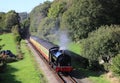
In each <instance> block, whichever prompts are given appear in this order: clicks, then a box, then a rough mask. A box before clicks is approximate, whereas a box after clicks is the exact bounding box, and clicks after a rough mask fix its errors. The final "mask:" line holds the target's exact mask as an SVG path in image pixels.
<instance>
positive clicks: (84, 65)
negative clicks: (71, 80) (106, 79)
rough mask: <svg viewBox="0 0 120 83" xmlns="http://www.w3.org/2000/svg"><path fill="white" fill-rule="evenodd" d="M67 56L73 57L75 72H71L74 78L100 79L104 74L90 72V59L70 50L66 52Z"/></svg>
mask: <svg viewBox="0 0 120 83" xmlns="http://www.w3.org/2000/svg"><path fill="white" fill-rule="evenodd" d="M65 54H67V55H70V56H71V62H72V66H73V68H74V70H73V71H72V72H71V75H72V77H75V78H78V79H82V78H87V77H90V76H94V77H99V76H100V75H101V74H103V72H100V71H91V70H88V65H89V62H88V59H86V58H84V57H82V56H80V55H78V54H76V53H74V52H72V51H69V50H66V51H65Z"/></svg>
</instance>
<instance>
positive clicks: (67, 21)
mask: <svg viewBox="0 0 120 83" xmlns="http://www.w3.org/2000/svg"><path fill="white" fill-rule="evenodd" d="M119 5H120V2H119V0H115V1H114V0H109V1H108V0H74V1H73V4H72V6H71V7H70V8H69V9H68V10H67V11H66V12H65V13H64V14H63V17H62V23H61V26H63V27H65V28H66V27H67V28H68V29H69V33H70V34H72V35H71V38H72V39H73V41H79V40H81V39H83V38H87V37H88V34H89V33H90V32H92V31H94V30H96V29H98V28H99V27H100V26H101V25H111V24H120V21H119V19H120V16H119V14H120V12H119V9H120V6H119Z"/></svg>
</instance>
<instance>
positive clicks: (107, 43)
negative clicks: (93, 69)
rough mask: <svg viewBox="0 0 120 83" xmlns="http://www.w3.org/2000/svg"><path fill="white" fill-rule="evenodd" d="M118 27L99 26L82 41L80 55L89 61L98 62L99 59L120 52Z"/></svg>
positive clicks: (119, 27) (119, 30) (119, 28)
mask: <svg viewBox="0 0 120 83" xmlns="http://www.w3.org/2000/svg"><path fill="white" fill-rule="evenodd" d="M119 37H120V26H116V25H111V26H101V27H100V28H99V29H98V30H96V31H94V32H92V33H90V34H89V36H88V38H86V39H84V40H82V45H81V46H82V51H81V54H82V55H83V56H84V57H86V58H88V59H89V60H97V61H98V60H99V58H100V57H108V58H109V57H110V58H111V57H113V56H115V55H117V54H119V50H120V38H119Z"/></svg>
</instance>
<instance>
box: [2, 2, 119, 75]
mask: <svg viewBox="0 0 120 83" xmlns="http://www.w3.org/2000/svg"><path fill="white" fill-rule="evenodd" d="M119 9H120V1H119V0H54V1H53V2H49V1H46V2H44V3H43V4H40V5H38V6H36V7H35V8H34V9H33V10H32V11H31V12H30V14H29V18H27V19H25V20H23V21H22V22H20V21H19V19H20V17H19V15H18V13H16V12H15V11H10V12H8V13H2V12H1V13H0V31H11V30H12V31H13V32H14V30H15V28H18V31H19V30H20V31H19V34H20V35H21V37H22V38H25V37H26V34H24V33H26V32H25V31H27V30H28V28H29V31H30V33H31V34H32V35H37V36H39V37H41V38H44V39H47V40H49V41H52V42H55V41H56V39H57V38H58V36H57V35H56V33H57V32H59V31H67V32H68V34H69V38H70V39H71V40H72V41H73V42H76V43H79V44H80V46H81V47H80V48H81V49H82V50H81V52H80V55H81V56H83V57H85V58H87V59H88V60H89V67H90V68H92V67H96V66H95V64H94V65H93V63H96V64H97V65H98V64H99V65H100V66H101V64H102V65H103V66H104V68H105V70H107V71H111V70H112V71H114V72H115V73H116V74H117V75H120V65H119V62H120V59H119V58H120V20H119V19H120V11H119ZM16 30H17V29H16ZM27 33H28V32H27ZM53 40H55V41H53ZM102 60H104V63H101V62H102Z"/></svg>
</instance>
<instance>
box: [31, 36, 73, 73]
mask: <svg viewBox="0 0 120 83" xmlns="http://www.w3.org/2000/svg"><path fill="white" fill-rule="evenodd" d="M29 40H30V43H31V44H32V45H33V46H34V47H35V48H36V49H37V51H39V52H40V53H41V55H42V56H43V57H44V58H45V59H46V60H47V61H48V63H49V64H50V65H51V66H52V67H53V68H54V69H55V70H56V72H71V71H72V69H73V68H72V66H71V57H70V56H68V55H65V54H64V51H62V50H59V46H58V45H54V44H53V43H51V42H48V41H46V40H43V39H40V38H38V37H36V36H31V37H30V39H29Z"/></svg>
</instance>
